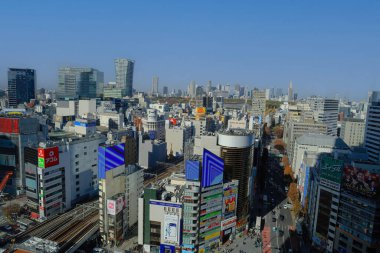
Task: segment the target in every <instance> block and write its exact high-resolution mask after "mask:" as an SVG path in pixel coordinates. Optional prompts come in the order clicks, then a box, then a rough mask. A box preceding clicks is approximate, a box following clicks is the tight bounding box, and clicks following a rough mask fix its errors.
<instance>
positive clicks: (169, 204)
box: [149, 200, 182, 208]
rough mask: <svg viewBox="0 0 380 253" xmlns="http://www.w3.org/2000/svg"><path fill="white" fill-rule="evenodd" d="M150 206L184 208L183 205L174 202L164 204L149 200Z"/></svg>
mask: <svg viewBox="0 0 380 253" xmlns="http://www.w3.org/2000/svg"><path fill="white" fill-rule="evenodd" d="M149 204H151V205H158V206H170V207H176V208H182V204H174V203H172V202H164V201H154V200H149Z"/></svg>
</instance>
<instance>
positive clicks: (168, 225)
mask: <svg viewBox="0 0 380 253" xmlns="http://www.w3.org/2000/svg"><path fill="white" fill-rule="evenodd" d="M179 229H180V227H179V217H178V216H177V215H173V214H165V216H164V240H165V242H167V243H172V244H177V243H178V242H179V238H178V236H179Z"/></svg>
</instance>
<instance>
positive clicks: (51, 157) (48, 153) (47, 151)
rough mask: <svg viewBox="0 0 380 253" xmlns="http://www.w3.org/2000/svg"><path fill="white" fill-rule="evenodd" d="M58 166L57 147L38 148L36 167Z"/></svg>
mask: <svg viewBox="0 0 380 253" xmlns="http://www.w3.org/2000/svg"><path fill="white" fill-rule="evenodd" d="M57 164H59V151H58V147H51V148H38V167H40V168H49V167H51V166H54V165H57Z"/></svg>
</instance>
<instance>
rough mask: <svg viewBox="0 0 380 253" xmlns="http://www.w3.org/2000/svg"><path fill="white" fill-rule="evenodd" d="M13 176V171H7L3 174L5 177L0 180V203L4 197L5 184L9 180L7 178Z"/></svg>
mask: <svg viewBox="0 0 380 253" xmlns="http://www.w3.org/2000/svg"><path fill="white" fill-rule="evenodd" d="M12 175H13V171H10V170H8V171H7V172H6V173H5V176H4V178H3V180H1V182H0V203H1V202H2V201H3V197H4V192H3V190H4V188H5V186H6V185H7V182H8V180H9V178H10V177H11V176H12Z"/></svg>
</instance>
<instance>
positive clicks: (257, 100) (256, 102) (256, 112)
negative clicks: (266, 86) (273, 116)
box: [252, 89, 266, 119]
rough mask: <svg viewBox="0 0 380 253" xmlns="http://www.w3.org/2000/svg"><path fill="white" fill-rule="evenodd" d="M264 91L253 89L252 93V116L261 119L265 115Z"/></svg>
mask: <svg viewBox="0 0 380 253" xmlns="http://www.w3.org/2000/svg"><path fill="white" fill-rule="evenodd" d="M265 105H266V98H265V90H258V89H254V90H253V92H252V116H254V117H259V118H261V119H262V118H263V117H264V113H265Z"/></svg>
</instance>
